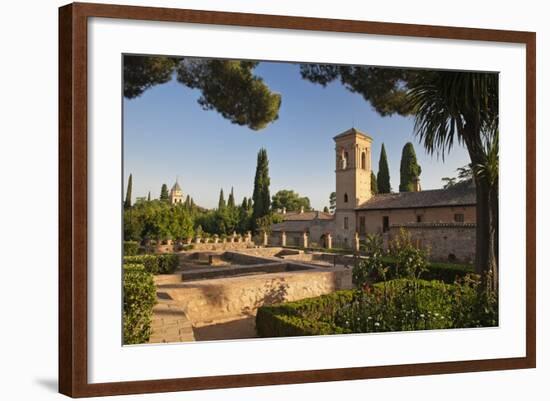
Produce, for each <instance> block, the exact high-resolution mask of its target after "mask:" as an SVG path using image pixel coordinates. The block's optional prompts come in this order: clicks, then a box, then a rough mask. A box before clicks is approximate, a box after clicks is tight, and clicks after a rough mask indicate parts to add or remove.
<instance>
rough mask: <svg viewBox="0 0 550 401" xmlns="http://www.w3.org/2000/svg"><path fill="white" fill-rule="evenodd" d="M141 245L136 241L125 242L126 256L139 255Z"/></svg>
mask: <svg viewBox="0 0 550 401" xmlns="http://www.w3.org/2000/svg"><path fill="white" fill-rule="evenodd" d="M138 251H139V244H138V243H137V242H136V241H124V256H134V255H137V254H138Z"/></svg>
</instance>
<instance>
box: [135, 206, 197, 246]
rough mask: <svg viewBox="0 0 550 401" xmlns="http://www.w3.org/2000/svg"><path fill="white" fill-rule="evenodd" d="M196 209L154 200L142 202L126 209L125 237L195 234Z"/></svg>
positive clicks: (171, 236) (180, 236) (140, 238)
mask: <svg viewBox="0 0 550 401" xmlns="http://www.w3.org/2000/svg"><path fill="white" fill-rule="evenodd" d="M198 213H199V212H198V211H197V210H196V209H191V210H189V209H187V208H186V207H185V206H184V205H181V204H178V205H171V204H170V203H169V202H165V201H159V200H153V201H151V202H140V203H137V204H136V205H134V206H133V207H132V208H131V209H128V210H125V211H124V239H125V240H134V241H141V240H143V239H145V238H148V239H158V240H165V239H169V238H173V239H185V238H188V237H190V236H192V235H193V223H194V220H195V216H196V214H198Z"/></svg>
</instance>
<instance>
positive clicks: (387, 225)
mask: <svg viewBox="0 0 550 401" xmlns="http://www.w3.org/2000/svg"><path fill="white" fill-rule="evenodd" d="M389 229H390V216H382V232H386V231H388V230H389Z"/></svg>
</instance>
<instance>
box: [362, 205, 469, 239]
mask: <svg viewBox="0 0 550 401" xmlns="http://www.w3.org/2000/svg"><path fill="white" fill-rule="evenodd" d="M455 214H462V215H463V216H464V223H472V224H475V222H476V207H475V206H446V207H431V208H430V207H427V208H410V209H383V210H359V211H357V232H359V234H360V235H363V234H381V233H382V221H383V217H384V216H388V219H389V224H390V226H392V225H400V224H416V223H417V219H418V216H420V219H421V222H422V223H426V224H431V223H433V224H439V223H450V224H452V223H453V222H454V218H455ZM361 217H364V218H365V232H361V227H360V224H359V223H360V219H361Z"/></svg>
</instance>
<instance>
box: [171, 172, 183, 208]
mask: <svg viewBox="0 0 550 401" xmlns="http://www.w3.org/2000/svg"><path fill="white" fill-rule="evenodd" d="M170 203H171V204H175V203H183V191H182V190H181V187H180V184H179V183H178V179H177V178H176V183H175V184H174V186H173V187H172V189H171V190H170Z"/></svg>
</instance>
